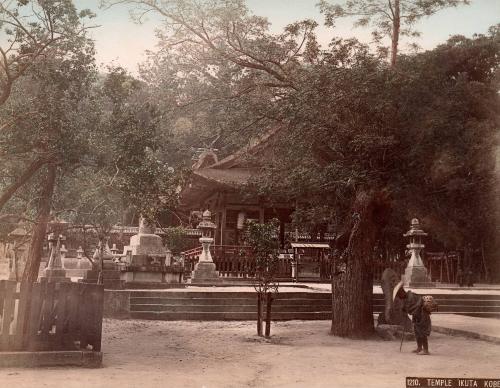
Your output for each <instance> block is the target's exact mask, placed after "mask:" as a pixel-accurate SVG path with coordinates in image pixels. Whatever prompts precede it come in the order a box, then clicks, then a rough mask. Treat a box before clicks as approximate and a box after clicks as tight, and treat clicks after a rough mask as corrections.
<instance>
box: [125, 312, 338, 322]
mask: <svg viewBox="0 0 500 388" xmlns="http://www.w3.org/2000/svg"><path fill="white" fill-rule="evenodd" d="M130 316H131V318H133V319H148V320H161V321H194V320H195V321H251V320H255V319H257V313H256V312H234V313H233V312H154V311H141V312H131V313H130ZM295 319H299V320H326V319H331V312H328V313H326V312H296V311H294V312H282V313H276V314H274V313H273V315H272V320H273V321H287V320H295Z"/></svg>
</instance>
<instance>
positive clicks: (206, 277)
mask: <svg viewBox="0 0 500 388" xmlns="http://www.w3.org/2000/svg"><path fill="white" fill-rule="evenodd" d="M220 281H221V279H220V278H219V272H218V271H216V270H215V264H214V263H210V262H206V261H200V262H199V263H198V264H196V265H195V266H194V271H193V274H192V276H191V282H193V283H216V282H220Z"/></svg>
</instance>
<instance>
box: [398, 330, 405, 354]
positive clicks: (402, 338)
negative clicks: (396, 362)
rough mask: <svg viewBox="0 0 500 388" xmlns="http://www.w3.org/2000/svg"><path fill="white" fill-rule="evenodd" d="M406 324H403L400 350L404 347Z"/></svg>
mask: <svg viewBox="0 0 500 388" xmlns="http://www.w3.org/2000/svg"><path fill="white" fill-rule="evenodd" d="M405 332H406V325H403V334H402V335H401V344H400V345H399V352H400V353H401V349H403V341H404V339H405Z"/></svg>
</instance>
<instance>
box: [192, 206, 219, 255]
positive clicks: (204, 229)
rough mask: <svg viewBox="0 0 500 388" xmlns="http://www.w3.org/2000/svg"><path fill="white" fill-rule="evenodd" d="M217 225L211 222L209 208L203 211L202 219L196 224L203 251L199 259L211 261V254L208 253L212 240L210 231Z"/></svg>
mask: <svg viewBox="0 0 500 388" xmlns="http://www.w3.org/2000/svg"><path fill="white" fill-rule="evenodd" d="M216 228H217V227H216V226H215V224H214V223H213V222H212V213H210V211H209V210H205V211H204V212H203V216H202V220H201V222H200V223H199V224H198V226H197V229H199V230H201V237H200V240H199V241H200V243H201V245H202V247H203V252H202V253H201V255H200V261H206V262H210V263H211V262H212V255H211V254H210V245H212V243H213V242H214V239H213V237H212V232H213V231H214V230H215V229H216Z"/></svg>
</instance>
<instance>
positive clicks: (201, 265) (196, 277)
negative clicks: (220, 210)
mask: <svg viewBox="0 0 500 388" xmlns="http://www.w3.org/2000/svg"><path fill="white" fill-rule="evenodd" d="M210 217H211V214H210V212H209V211H208V210H206V211H205V212H204V213H203V220H202V221H201V222H200V224H199V225H198V229H201V233H202V236H203V237H201V238H200V243H201V245H202V247H203V251H202V252H201V254H200V257H199V259H198V263H197V264H196V265H195V266H194V271H193V274H192V275H191V282H192V283H218V282H221V281H222V280H221V279H220V278H219V272H218V271H216V270H215V263H214V262H213V261H212V255H211V253H210V245H211V244H212V242H213V241H214V239H213V238H212V237H209V233H210V230H212V229H214V228H215V224H214V223H213V222H211V221H210Z"/></svg>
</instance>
